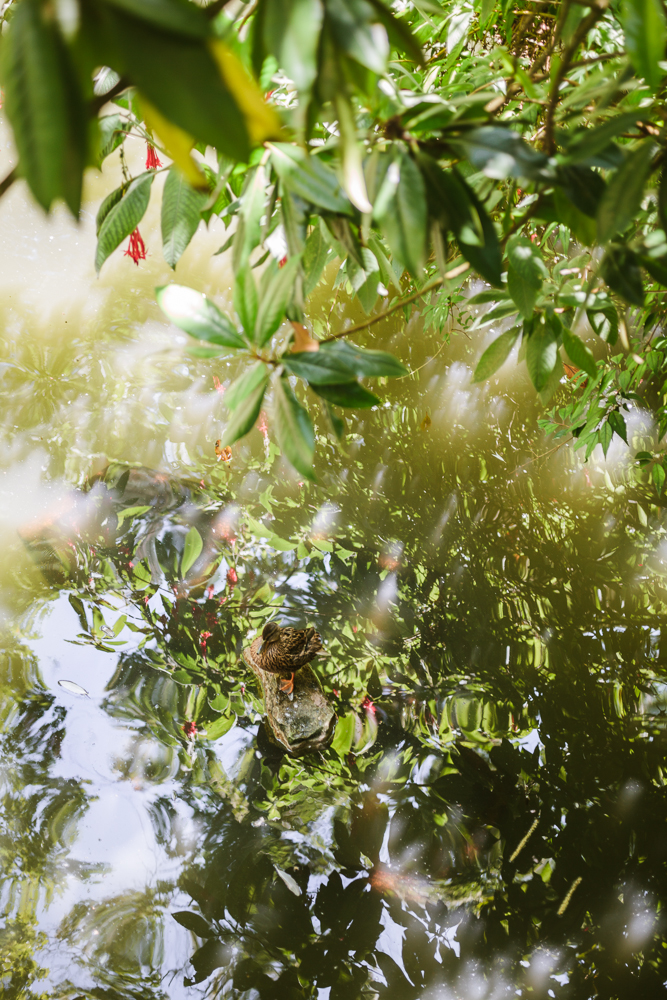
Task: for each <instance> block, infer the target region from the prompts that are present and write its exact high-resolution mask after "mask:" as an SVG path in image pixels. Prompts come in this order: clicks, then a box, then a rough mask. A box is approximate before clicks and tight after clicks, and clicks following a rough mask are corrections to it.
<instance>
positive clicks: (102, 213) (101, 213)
mask: <svg viewBox="0 0 667 1000" xmlns="http://www.w3.org/2000/svg"><path fill="white" fill-rule="evenodd" d="M129 186H130V185H129V184H127V183H126V184H121V185H120V187H117V188H116V189H115V190H114V191H112V192H111V194H108V195H107V196H106V198H105V199H104V200H103V202H102V204H101V205H100V207H99V208H98V210H97V216H96V217H95V235H96V236H99V235H100V229H101V227H102V223H103V222H104V220H105V219H106V217H107V215H108V214H109V212H110V211H111V209H112V208H113V207H114V205H117V204H118V202H119V201H120V199H121V198H122V197H123V195H124V194H125V192H126V191H127V189H128V187H129Z"/></svg>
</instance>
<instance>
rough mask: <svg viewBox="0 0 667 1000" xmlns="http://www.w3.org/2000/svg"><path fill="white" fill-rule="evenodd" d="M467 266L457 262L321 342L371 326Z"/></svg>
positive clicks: (453, 276) (467, 264)
mask: <svg viewBox="0 0 667 1000" xmlns="http://www.w3.org/2000/svg"><path fill="white" fill-rule="evenodd" d="M469 267H470V264H469V263H468V261H465V262H464V263H463V264H459V265H458V267H454V268H452V270H451V271H447V273H446V274H443V275H441V276H440V277H439V278H435V279H434V280H433V281H430V282H429V283H428V284H427V285H424V287H423V288H420V289H419V290H418V291H416V292H413V293H412V295H408V296H406V298H404V299H401V300H400V302H395V303H394V305H393V306H391V307H390V308H389V309H384V310H383V311H382V312H380V313H378V314H377V316H371V318H370V319H366V320H364V321H363V323H355V325H354V326H349V327H348V328H347V329H346V330H339V331H338V333H332V334H331V336H330V337H325V338H324V340H323V341H321V343H323V344H327V343H329V341H331V340H338V339H339V338H340V337H347V336H348V335H349V334H350V333H356V332H357V330H365V329H367V327H369V326H373V324H374V323H379V322H380V320H382V319H385V318H386V317H387V316H391V314H392V313H395V312H396V311H397V310H398V309H402V308H403V306H407V305H409V304H410V303H411V302H414V301H415V300H416V299H420V298H421V297H422V295H426V293H427V292H432V291H433V289H434V288H439V287H440V285H442V284H443V283H444V282H445V281H446V280H448V279H449V278H458V276H459V275H460V274H464V273H465V272H466V271H467V270H468V268H469Z"/></svg>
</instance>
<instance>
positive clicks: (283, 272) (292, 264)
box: [253, 257, 301, 347]
mask: <svg viewBox="0 0 667 1000" xmlns="http://www.w3.org/2000/svg"><path fill="white" fill-rule="evenodd" d="M300 265H301V259H300V257H290V259H289V260H288V261H287V263H286V264H285V265H284V267H278V265H277V264H276V263H275V261H274V260H273V259H272V260H271V263H270V264H269V265H268V266H267V268H266V270H265V272H264V274H263V275H262V281H261V286H260V293H261V298H260V303H259V309H258V311H257V321H256V324H255V335H254V338H253V339H254V341H255V343H256V344H258V345H259V346H260V347H263V346H264V344H266V342H267V341H268V340H270V339H271V337H272V336H273V334H274V333H275V332H276V330H277V329H278V327H279V326H280V324H281V323H282V321H283V320H284V318H285V310H286V309H287V306H288V305H289V302H290V299H291V298H292V292H293V290H294V280H295V278H296V275H297V272H298V270H299V267H300Z"/></svg>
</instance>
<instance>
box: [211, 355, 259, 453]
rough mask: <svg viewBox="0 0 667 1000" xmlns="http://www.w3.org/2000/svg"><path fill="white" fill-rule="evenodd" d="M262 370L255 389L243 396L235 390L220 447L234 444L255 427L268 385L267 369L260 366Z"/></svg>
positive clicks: (239, 390) (239, 391) (240, 391)
mask: <svg viewBox="0 0 667 1000" xmlns="http://www.w3.org/2000/svg"><path fill="white" fill-rule="evenodd" d="M262 368H263V369H264V371H263V373H262V377H261V378H260V379H258V381H257V383H256V385H255V387H254V388H253V389H252V390H251V391H248V392H247V393H246V394H245V395H244V394H243V392H242V389H241V388H240V387H237V388H236V393H237V396H236V405H235V407H234V410H233V412H232V414H231V416H230V418H229V420H228V422H227V426H226V427H225V431H224V434H223V435H222V441H221V445H222V447H223V448H224V447H226V446H227V445H230V444H234V442H235V441H238V439H239V438H242V437H243V436H244V434H247V433H248V431H249V430H251V429H252V428H253V427H254V425H255V422H256V420H257V417H258V416H259V411H260V410H261V408H262V401H263V399H264V393H265V392H266V387H267V385H268V384H269V372H268V369H267V368H266V366H265V365H260V370H261V369H262ZM251 371H252V369H251ZM253 377H256V376H253Z"/></svg>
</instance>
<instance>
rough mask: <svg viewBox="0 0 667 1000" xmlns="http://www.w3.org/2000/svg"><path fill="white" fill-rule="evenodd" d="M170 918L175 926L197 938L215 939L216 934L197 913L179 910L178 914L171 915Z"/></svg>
mask: <svg viewBox="0 0 667 1000" xmlns="http://www.w3.org/2000/svg"><path fill="white" fill-rule="evenodd" d="M172 917H173V918H174V920H175V921H176V923H177V924H180V925H181V927H185V929H186V930H188V931H192V933H193V934H196V935H197V937H200V938H209V937H215V933H216V932H215V931H214V930H213V928H212V927H211V926H210V925H209V924H207V922H206V921H205V920H204V918H203V917H200V916H199V914H198V913H192V911H191V910H181V911H180V912H179V913H172Z"/></svg>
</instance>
